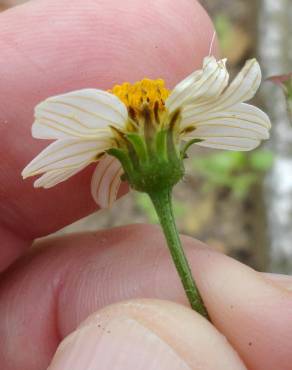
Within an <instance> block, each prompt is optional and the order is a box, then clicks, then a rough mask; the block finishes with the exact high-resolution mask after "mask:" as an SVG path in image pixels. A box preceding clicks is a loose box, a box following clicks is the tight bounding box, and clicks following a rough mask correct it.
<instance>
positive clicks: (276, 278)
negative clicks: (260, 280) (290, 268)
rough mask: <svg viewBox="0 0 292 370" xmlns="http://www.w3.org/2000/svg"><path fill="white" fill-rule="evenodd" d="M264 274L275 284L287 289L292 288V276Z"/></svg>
mask: <svg viewBox="0 0 292 370" xmlns="http://www.w3.org/2000/svg"><path fill="white" fill-rule="evenodd" d="M263 276H264V277H265V278H266V279H268V280H269V281H271V282H273V283H274V284H276V285H278V286H279V287H282V288H284V289H287V290H292V276H288V275H282V274H269V273H264V274H263Z"/></svg>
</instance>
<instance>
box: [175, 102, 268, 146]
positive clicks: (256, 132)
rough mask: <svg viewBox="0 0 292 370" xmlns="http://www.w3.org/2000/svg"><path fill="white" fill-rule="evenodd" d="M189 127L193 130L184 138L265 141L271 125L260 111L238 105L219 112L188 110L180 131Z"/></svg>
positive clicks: (184, 115) (247, 105) (248, 106)
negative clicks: (226, 138)
mask: <svg viewBox="0 0 292 370" xmlns="http://www.w3.org/2000/svg"><path fill="white" fill-rule="evenodd" d="M195 109H196V108H195ZM189 126H193V127H195V129H194V130H193V131H192V132H190V133H188V134H186V135H185V138H199V139H201V138H202V139H207V138H211V137H224V136H226V137H229V138H232V137H234V138H236V137H238V138H240V137H242V138H251V139H252V138H254V139H256V140H266V139H268V138H269V128H270V126H271V123H270V120H269V118H268V116H267V115H266V114H265V113H264V112H262V111H261V110H260V109H258V108H256V107H254V106H252V105H249V104H245V103H240V104H237V105H235V106H233V107H231V108H229V109H228V110H226V111H221V112H212V111H211V112H206V113H204V114H203V113H201V114H193V112H192V110H191V109H190V110H188V111H186V112H184V114H183V118H182V124H181V127H182V129H183V128H187V127H189Z"/></svg>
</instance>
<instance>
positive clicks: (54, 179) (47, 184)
mask: <svg viewBox="0 0 292 370" xmlns="http://www.w3.org/2000/svg"><path fill="white" fill-rule="evenodd" d="M87 165H88V163H85V164H84V165H83V166H82V167H78V168H73V169H68V170H64V169H61V170H53V171H49V172H45V173H44V174H43V175H42V176H41V177H39V178H38V179H37V180H36V181H35V182H34V184H33V185H34V187H35V188H45V189H48V188H51V187H53V186H55V185H57V184H59V183H60V182H63V181H65V180H67V179H69V178H70V177H72V176H74V175H75V174H76V173H78V172H80V171H82V170H83V169H84V168H85V167H86V166H87Z"/></svg>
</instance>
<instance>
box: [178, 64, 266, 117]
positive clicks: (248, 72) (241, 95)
mask: <svg viewBox="0 0 292 370" xmlns="http://www.w3.org/2000/svg"><path fill="white" fill-rule="evenodd" d="M260 82H261V69H260V66H259V64H258V62H257V61H256V60H255V59H250V60H248V61H247V62H246V63H245V65H244V67H243V68H242V70H241V71H240V72H239V73H238V75H237V76H236V77H235V79H234V80H233V81H232V83H231V84H230V85H229V86H228V87H227V88H226V90H225V91H224V92H223V93H222V94H221V95H220V96H219V97H214V98H211V99H209V100H205V101H204V100H202V101H201V102H199V103H198V104H196V106H195V105H193V106H192V107H190V106H188V107H185V108H184V110H185V111H188V110H192V112H193V114H194V115H195V114H196V115H198V114H203V113H206V112H213V111H223V110H226V109H229V108H230V107H232V106H233V105H237V104H238V103H242V102H244V101H247V100H250V99H251V98H253V97H254V95H255V93H256V91H257V90H258V88H259V85H260Z"/></svg>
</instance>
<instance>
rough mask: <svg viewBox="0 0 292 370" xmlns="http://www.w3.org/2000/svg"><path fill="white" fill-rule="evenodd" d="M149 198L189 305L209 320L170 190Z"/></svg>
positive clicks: (153, 194)
mask: <svg viewBox="0 0 292 370" xmlns="http://www.w3.org/2000/svg"><path fill="white" fill-rule="evenodd" d="M149 197H150V199H151V200H152V203H153V205H154V207H155V209H156V212H157V214H158V217H159V220H160V224H161V226H162V229H163V232H164V235H165V238H166V241H167V244H168V247H169V250H170V253H171V256H172V259H173V262H174V264H175V266H176V269H177V272H178V274H179V276H180V279H181V282H182V284H183V287H184V290H185V292H186V295H187V297H188V299H189V302H190V305H191V307H192V308H193V309H194V310H195V311H197V312H198V313H200V314H201V315H203V316H204V317H206V318H209V317H208V313H207V310H206V308H205V306H204V303H203V300H202V298H201V296H200V293H199V290H198V288H197V286H196V284H195V281H194V279H193V276H192V272H191V269H190V266H189V263H188V261H187V258H186V256H185V253H184V251H183V248H182V245H181V241H180V238H179V235H178V231H177V228H176V224H175V219H174V215H173V210H172V201H171V190H170V189H165V190H162V191H159V192H155V193H154V192H153V193H151V194H149Z"/></svg>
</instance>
